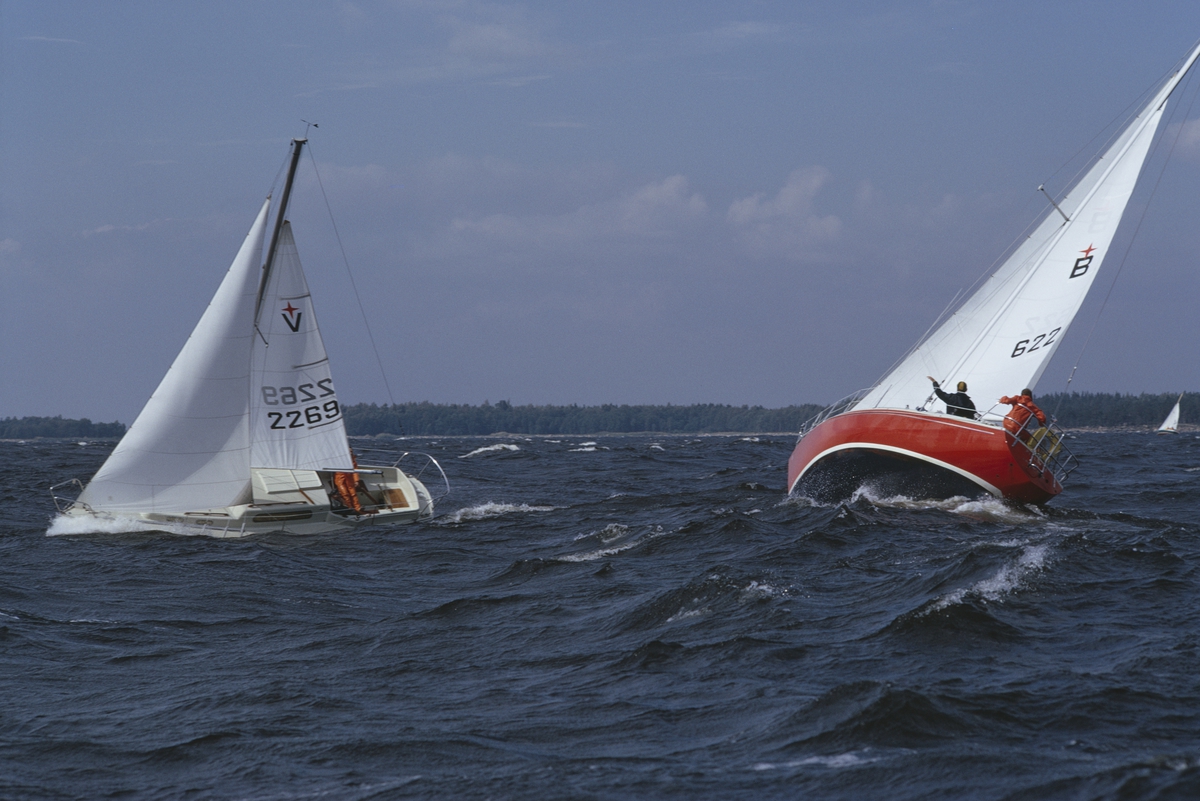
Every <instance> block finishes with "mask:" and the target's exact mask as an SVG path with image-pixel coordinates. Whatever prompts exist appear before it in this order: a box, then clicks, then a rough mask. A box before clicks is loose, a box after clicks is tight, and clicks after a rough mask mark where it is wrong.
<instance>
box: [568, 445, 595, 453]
mask: <svg viewBox="0 0 1200 801" xmlns="http://www.w3.org/2000/svg"><path fill="white" fill-rule="evenodd" d="M569 451H570V453H595V452H596V449H595V448H593V447H590V446H589V447H587V448H570V449H569Z"/></svg>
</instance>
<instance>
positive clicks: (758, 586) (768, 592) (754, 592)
mask: <svg viewBox="0 0 1200 801" xmlns="http://www.w3.org/2000/svg"><path fill="white" fill-rule="evenodd" d="M741 594H742V600H759V599H762V598H777V597H778V596H780V595H783V594H784V593H783V591H782V590H779V589H777V588H775V587H772V586H771V585H770V584H767V583H766V582H765V581H763V582H759V581H754V580H751V582H750V583H749V584H747V585H746V586H745V587H743V588H742V593H741Z"/></svg>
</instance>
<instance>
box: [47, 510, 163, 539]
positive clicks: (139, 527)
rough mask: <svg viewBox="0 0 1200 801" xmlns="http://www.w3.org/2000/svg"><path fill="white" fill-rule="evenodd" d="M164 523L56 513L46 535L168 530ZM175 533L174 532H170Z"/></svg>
mask: <svg viewBox="0 0 1200 801" xmlns="http://www.w3.org/2000/svg"><path fill="white" fill-rule="evenodd" d="M169 530H170V529H169V528H168V527H167V526H166V525H165V524H155V525H152V526H150V525H147V524H145V523H142V522H140V521H137V520H133V519H131V518H128V517H125V518H120V517H110V518H103V517H91V516H88V517H75V516H67V515H58V516H57V517H55V518H54V519H53V520H51V521H50V528H48V529H46V536H48V537H61V536H64V535H72V534H135V533H140V532H144V531H169ZM172 533H176V532H172ZM180 533H182V532H180Z"/></svg>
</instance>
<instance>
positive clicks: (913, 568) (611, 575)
mask: <svg viewBox="0 0 1200 801" xmlns="http://www.w3.org/2000/svg"><path fill="white" fill-rule="evenodd" d="M793 442H794V437H791V436H765V435H756V436H750V437H747V436H705V437H666V436H648V435H639V436H593V437H586V438H585V437H553V438H526V437H501V438H441V439H408V440H403V441H393V440H392V439H390V438H389V439H386V440H382V439H380V440H359V441H357V442H356V448H357V449H358V450H359V452H360V454H361V455H362V456H363V458H364V460H367V459H370V460H372V461H374V460H377V459H380V458H388V459H394V458H396V457H397V456H399V454H400V453H402V452H403V451H408V450H416V451H426V452H429V453H430V454H432V455H434V456H435V457H436V458H437V459H438V460H439V461H440V462H441V463H442V465H443V466H444V467H445V469H446V472H447V473H448V475H449V477H450V480H451V482H452V485H453V492H452V494H451V495H450V496H448V497H447V498H444V499H442V500H441V501H440V503H439V508H438V511H439V516H438V518H436V519H435V520H433V521H432V522H429V523H425V524H417V525H412V526H402V527H395V528H391V527H367V528H362V529H359V530H357V531H354V532H352V533H348V534H338V535H328V536H315V537H312V536H310V537H295V536H287V535H270V536H256V537H250V538H247V539H241V540H216V539H209V538H204V537H184V536H179V535H172V534H167V533H120V532H113V533H106V534H94V535H64V536H47V534H46V530H47V527H48V525H49V523H50V518H51V516H52V514H53V505H52V503H51V501H50V497H49V493H48V491H47V488H48V487H49V486H50V485H51V484H55V483H58V482H61V481H64V480H67V479H69V478H72V477H79V478H83V479H86V478H88V477H89V476H90V475H91V474H92V473H93V472H94V471H95V469H96V468H97V467H98V466H99V465H100V463H101V462H102V461H103V460H104V458H105V456H106V455H107V454H108V453H109V452H110V451H111V449H112V443H84V444H80V443H79V442H76V441H72V442H59V441H30V442H25V443H18V442H4V443H0V499H2V500H3V511H2V512H0V560H2V561H0V565H2V567H0V797H4V798H49V799H57V798H102V797H121V798H147V799H151V798H152V799H164V798H166V799H169V798H252V799H309V798H314V799H317V798H319V799H327V798H337V799H368V798H369V799H382V798H480V799H483V798H538V799H555V798H585V799H624V798H678V799H692V798H753V799H769V798H789V799H790V798H821V799H930V798H977V799H1110V798H1111V799H1118V798H1193V797H1198V796H1200V613H1198V610H1200V569H1198V568H1200V514H1198V512H1200V439H1197V438H1196V437H1195V436H1193V435H1190V434H1180V435H1176V436H1174V437H1162V436H1154V435H1152V434H1149V433H1086V434H1079V435H1076V436H1074V437H1073V439H1072V441H1071V443H1070V444H1071V447H1072V449H1073V450H1074V451H1075V452H1076V453H1077V454H1078V455H1079V457H1080V467H1079V469H1078V470H1077V471H1076V473H1075V474H1074V475H1073V476H1071V479H1070V481H1069V482H1068V488H1067V491H1066V493H1065V494H1064V495H1063V496H1061V497H1060V498H1058V499H1056V500H1055V501H1054V502H1053V503H1052V504H1050V505H1049V506H1047V507H1045V508H1041V509H1038V508H1029V507H1023V506H1011V505H1007V504H1004V503H1001V502H999V501H995V500H979V499H965V498H961V499H953V500H950V501H939V502H927V501H922V500H921V499H912V498H888V497H877V496H876V495H874V494H872V492H871V490H870V488H865V489H864V490H863V491H861V492H860V493H859V494H858V495H857V496H856V497H855V498H854V499H853V500H852V501H850V502H848V503H845V504H842V505H836V506H814V505H812V504H810V503H808V502H806V501H804V500H801V499H788V498H786V497H785V496H784V482H785V475H786V467H785V465H786V461H787V457H788V455H789V453H790V451H791V448H792V445H793ZM373 448H374V449H378V452H371V449H373ZM430 483H431V488H432V487H433V485H434V484H433V482H430Z"/></svg>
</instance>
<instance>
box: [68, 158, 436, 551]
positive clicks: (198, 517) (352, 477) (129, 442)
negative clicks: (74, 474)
mask: <svg viewBox="0 0 1200 801" xmlns="http://www.w3.org/2000/svg"><path fill="white" fill-rule="evenodd" d="M306 141H307V140H305V139H295V140H293V141H292V155H291V164H290V167H289V170H288V174H287V179H286V181H285V183H284V189H283V196H282V198H281V200H280V203H279V213H278V216H277V218H276V221H275V226H274V229H273V233H272V235H271V241H270V245H269V247H268V250H267V254H266V258H265V260H263V259H262V250H263V243H264V240H265V237H266V231H267V221H268V210H269V208H270V205H271V198H270V197H268V198H267V199H266V201H265V202H264V203H263V205H262V208H261V209H260V210H259V212H258V215H257V216H256V217H255V220H254V224H253V225H251V227H250V232H249V234H247V236H246V239H245V241H244V242H243V243H242V247H241V249H240V250H239V251H238V254H237V256H236V258H234V260H233V264H232V265H230V267H229V270H228V272H227V273H226V275H225V279H224V280H223V281H222V282H221V285H220V287H219V288H218V289H217V292H216V294H215V295H214V296H213V299H212V301H211V302H210V303H209V306H208V309H207V310H206V311H205V312H204V315H203V316H202V317H201V318H200V322H199V323H197V324H196V327H195V329H194V330H193V331H192V335H191V337H190V338H189V339H188V341H187V342H186V343H185V344H184V346H183V349H182V350H181V351H180V352H179V355H178V356H176V358H175V361H174V363H173V364H172V365H171V368H170V369H169V370H168V371H167V374H166V376H164V377H163V379H162V381H161V382H160V383H159V385H158V389H156V390H155V392H154V394H153V395H152V396H151V397H150V400H149V401H148V402H147V403H146V406H145V407H144V408H143V409H142V411H141V413H140V414H139V415H138V417H137V419H136V420H135V421H134V423H133V425H132V426H130V428H129V431H128V432H126V434H125V436H124V438H122V440H121V441H120V443H119V444H118V445H117V447H116V449H115V450H114V451H113V452H112V454H111V455H110V456H109V457H108V460H107V461H105V463H104V464H103V466H101V468H100V470H99V471H98V472H97V473H96V475H95V476H94V477H93V478H92V480H91V481H90V482H89V483H88V484H87V486H86V487H84V488H83V489H82V492H80V494H79V496H78V497H77V498H76V499H74V500H73V501H69V500H63V499H59V498H56V503H57V504H58V505H59V509H60V512H61V514H60V517H59V518H57V519H56V520H55V522H54V523H53V524H52V526H51V533H56V529H58V530H59V531H70V532H81V531H87V530H98V531H105V530H108V531H111V530H125V529H129V528H132V529H159V530H161V529H165V530H172V531H174V530H182V531H185V532H187V533H202V534H210V535H214V536H244V535H247V534H252V533H263V532H273V531H286V532H291V533H304V534H312V533H321V532H327V531H336V530H340V529H346V528H351V527H354V526H357V525H361V524H366V523H372V524H381V523H406V522H412V521H415V520H423V519H427V518H429V517H431V516H432V515H433V500H432V498H431V496H430V493H429V491H428V490H427V489H426V487H425V485H424V484H422V483H421V481H420V480H418V479H417V478H415V477H412V476H409V475H407V474H405V472H404V471H403V470H401V469H400V468H399V466H398V465H397V464H393V465H357V464H356V463H355V457H354V455H353V453H352V452H351V449H350V445H349V441H348V440H347V437H346V426H345V423H344V421H343V418H342V406H341V403H340V402H339V401H338V397H337V392H336V391H335V389H334V384H333V376H332V373H331V371H330V367H329V358H328V356H327V355H326V353H325V344H324V342H323V341H322V339H321V332H320V330H319V329H318V327H317V319H316V314H315V311H314V309H313V303H312V297H311V295H310V294H309V291H308V283H307V281H306V279H305V277H304V270H303V268H302V266H301V264H300V257H299V254H298V252H297V249H296V243H295V240H294V239H293V237H292V229H291V224H290V223H289V222H288V221H287V218H286V213H287V204H288V198H289V196H290V194H291V189H292V183H293V179H294V177H295V173H296V167H297V165H298V163H299V161H300V151H301V148H303V146H304V144H305V142H306ZM425 458H427V459H428V460H429V463H431V464H432V465H433V466H434V467H436V468H437V471H438V472H439V473H440V472H441V468H440V467H438V466H437V463H436V462H435V461H433V460H432V458H431V457H425ZM442 478H443V479H444V478H445V475H444V474H442ZM67 483H76V484H78V483H79V482H77V481H76V482H67ZM60 486H63V485H60ZM54 489H57V487H56V488H54Z"/></svg>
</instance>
